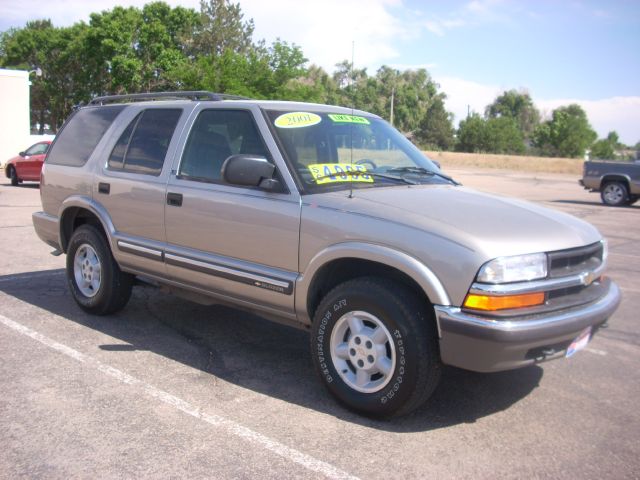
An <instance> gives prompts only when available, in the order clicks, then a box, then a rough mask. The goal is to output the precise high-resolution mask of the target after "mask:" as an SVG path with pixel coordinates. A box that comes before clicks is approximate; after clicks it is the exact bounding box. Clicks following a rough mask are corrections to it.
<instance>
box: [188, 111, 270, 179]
mask: <svg viewBox="0 0 640 480" xmlns="http://www.w3.org/2000/svg"><path fill="white" fill-rule="evenodd" d="M237 154H247V155H257V156H261V157H265V158H267V159H268V158H269V156H268V153H267V149H266V147H265V146H264V144H263V143H262V139H261V137H260V134H259V133H258V130H257V128H256V126H255V124H254V123H253V118H252V115H251V113H250V112H248V111H246V110H221V109H210V110H203V111H202V112H200V115H198V118H197V119H196V121H195V123H194V124H193V128H192V129H191V133H190V134H189V138H188V140H187V145H186V147H185V149H184V153H183V155H182V162H181V163H180V171H179V173H178V175H179V176H180V178H184V179H187V180H195V181H201V182H213V183H219V182H220V181H221V170H222V164H223V163H224V161H225V160H226V159H227V158H229V157H230V156H231V155H237Z"/></svg>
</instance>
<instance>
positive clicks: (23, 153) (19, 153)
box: [18, 152, 27, 157]
mask: <svg viewBox="0 0 640 480" xmlns="http://www.w3.org/2000/svg"><path fill="white" fill-rule="evenodd" d="M18 155H20V156H21V157H26V156H27V154H26V153H25V152H18Z"/></svg>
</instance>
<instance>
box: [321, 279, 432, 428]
mask: <svg viewBox="0 0 640 480" xmlns="http://www.w3.org/2000/svg"><path fill="white" fill-rule="evenodd" d="M311 349H312V356H313V361H314V364H315V367H316V370H317V371H318V373H319V375H320V376H321V378H322V379H323V381H324V383H325V385H326V386H327V388H328V389H329V391H330V392H331V393H332V394H333V395H334V396H335V397H336V398H337V399H338V400H339V401H340V402H342V403H343V404H344V405H346V406H347V407H349V408H351V409H353V410H356V411H358V412H360V413H364V414H367V415H371V416H376V417H392V416H397V415H402V414H406V413H409V412H411V411H412V410H414V409H416V408H417V407H419V406H420V405H421V404H423V403H424V402H425V401H426V400H427V399H428V398H429V396H430V395H431V394H432V393H433V391H434V390H435V388H436V386H437V384H438V381H439V378H440V369H441V364H440V355H439V352H438V345H437V333H436V328H435V322H434V319H433V315H432V314H429V311H428V310H427V306H426V305H424V304H423V303H422V302H420V301H419V299H418V297H417V296H416V295H415V294H413V293H412V292H411V291H410V290H409V289H407V288H405V287H403V286H401V285H396V284H392V283H389V282H385V281H383V280H382V279H379V278H373V277H370V278H369V277H367V278H358V279H354V280H350V281H348V282H345V283H343V284H341V285H339V286H337V287H336V288H334V289H333V290H332V291H331V292H329V293H328V294H327V295H326V297H325V298H324V299H323V300H322V302H321V303H320V306H319V307H318V309H317V311H316V314H315V316H314V322H313V327H312V336H311Z"/></svg>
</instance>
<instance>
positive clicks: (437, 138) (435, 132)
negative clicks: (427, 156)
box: [416, 93, 455, 150]
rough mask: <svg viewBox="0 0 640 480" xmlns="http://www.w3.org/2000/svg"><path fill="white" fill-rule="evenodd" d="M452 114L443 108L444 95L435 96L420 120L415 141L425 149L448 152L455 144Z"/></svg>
mask: <svg viewBox="0 0 640 480" xmlns="http://www.w3.org/2000/svg"><path fill="white" fill-rule="evenodd" d="M451 120H452V114H451V113H449V112H447V111H446V110H445V107H444V94H442V93H441V94H439V95H437V96H436V97H435V98H434V99H433V102H431V105H430V106H429V107H428V108H427V111H426V113H425V115H424V117H423V118H422V120H421V122H420V124H419V127H418V131H417V132H416V139H417V140H418V142H419V143H420V144H421V145H422V146H424V147H425V148H427V149H429V150H431V149H438V150H450V149H451V147H453V145H454V143H455V137H454V130H453V125H452V121H451Z"/></svg>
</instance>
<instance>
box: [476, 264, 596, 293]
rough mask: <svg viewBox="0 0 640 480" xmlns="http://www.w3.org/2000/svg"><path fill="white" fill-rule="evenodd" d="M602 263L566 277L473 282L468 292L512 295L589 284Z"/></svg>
mask: <svg viewBox="0 0 640 480" xmlns="http://www.w3.org/2000/svg"><path fill="white" fill-rule="evenodd" d="M604 269H605V265H604V263H603V264H601V265H600V267H598V268H597V269H595V270H593V271H586V272H581V273H578V274H575V275H570V276H568V277H560V278H549V279H544V280H534V281H531V282H518V283H506V284H495V285H494V284H489V283H474V284H473V285H471V290H470V293H474V294H478V295H486V294H491V295H513V294H521V293H531V292H547V291H550V290H558V289H561V288H570V287H579V286H589V285H591V284H592V283H593V281H594V280H595V279H597V278H598V277H599V276H600V275H602V273H603V272H604Z"/></svg>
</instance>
